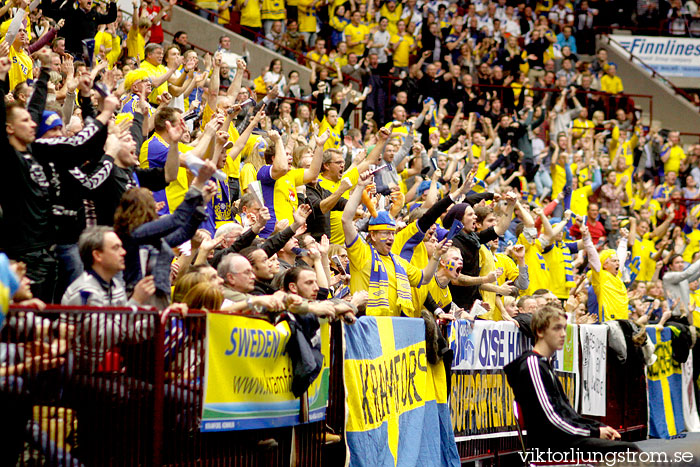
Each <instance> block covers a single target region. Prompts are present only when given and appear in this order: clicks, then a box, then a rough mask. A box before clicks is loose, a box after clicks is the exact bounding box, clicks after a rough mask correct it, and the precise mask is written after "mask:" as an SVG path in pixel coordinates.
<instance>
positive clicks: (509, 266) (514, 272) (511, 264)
mask: <svg viewBox="0 0 700 467" xmlns="http://www.w3.org/2000/svg"><path fill="white" fill-rule="evenodd" d="M493 256H494V258H495V260H496V268H501V269H503V274H501V276H500V277H499V278H498V285H503V284H505V283H506V282H507V281H514V280H515V279H517V278H518V276H519V275H520V270H519V269H518V265H517V264H515V261H513V260H512V259H511V258H510V256H508V255H506V254H503V253H496V254H495V255H493Z"/></svg>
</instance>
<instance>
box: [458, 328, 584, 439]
mask: <svg viewBox="0 0 700 467" xmlns="http://www.w3.org/2000/svg"><path fill="white" fill-rule="evenodd" d="M448 340H449V343H450V348H451V349H452V351H453V352H454V359H453V361H452V374H451V376H450V377H451V385H450V387H451V394H450V413H451V417H452V429H453V431H454V433H455V436H456V437H457V438H456V439H457V441H465V440H468V439H471V438H473V437H484V436H489V437H503V436H517V431H516V430H517V426H516V421H515V415H514V413H513V410H514V409H513V391H512V389H511V388H510V386H509V385H508V383H507V381H506V377H505V373H504V372H503V366H504V365H506V364H508V363H510V362H511V361H512V360H514V359H515V358H516V357H518V356H519V355H520V354H521V353H522V352H523V350H526V349H527V348H529V347H530V342H529V339H526V338H524V337H523V336H522V333H521V332H520V331H519V330H518V329H517V328H516V327H515V325H513V324H511V323H506V322H502V321H501V322H495V321H480V320H477V321H475V322H473V323H472V322H470V321H464V320H461V321H453V322H451V323H450V326H449V328H448ZM553 366H554V369H555V371H556V373H557V376H558V377H559V380H560V381H561V383H562V386H563V387H564V391H565V392H566V394H567V396H568V397H569V400H570V401H571V403H572V405H574V406H575V405H576V399H577V397H578V384H577V379H578V333H577V327H576V326H575V325H568V326H567V338H566V343H565V345H564V348H563V349H562V350H561V351H559V352H557V354H556V358H555V359H553Z"/></svg>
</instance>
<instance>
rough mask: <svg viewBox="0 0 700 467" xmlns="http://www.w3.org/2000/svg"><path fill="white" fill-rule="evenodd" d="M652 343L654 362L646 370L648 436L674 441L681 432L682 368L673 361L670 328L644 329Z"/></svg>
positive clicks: (682, 427) (683, 423)
mask: <svg viewBox="0 0 700 467" xmlns="http://www.w3.org/2000/svg"><path fill="white" fill-rule="evenodd" d="M647 336H648V337H649V339H651V341H652V342H653V343H654V346H655V350H654V353H655V354H656V362H654V364H653V365H651V366H648V367H647V392H648V400H649V436H650V437H652V438H665V439H669V438H673V437H675V436H677V435H678V434H679V433H681V432H682V431H683V429H684V428H685V422H684V419H683V396H682V392H683V388H682V369H681V365H680V364H679V363H678V362H676V361H675V360H674V359H673V358H672V352H673V351H672V349H671V339H672V331H671V329H670V328H663V329H659V328H655V327H648V328H647Z"/></svg>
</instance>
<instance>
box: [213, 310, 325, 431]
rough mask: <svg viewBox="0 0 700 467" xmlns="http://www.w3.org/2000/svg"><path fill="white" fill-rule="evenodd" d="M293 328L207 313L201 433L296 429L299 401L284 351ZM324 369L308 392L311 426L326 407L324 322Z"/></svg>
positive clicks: (323, 327) (299, 421)
mask: <svg viewBox="0 0 700 467" xmlns="http://www.w3.org/2000/svg"><path fill="white" fill-rule="evenodd" d="M289 338H290V330H289V325H288V324H287V323H286V322H280V323H279V324H277V325H273V324H272V323H269V322H267V321H265V320H262V319H254V318H248V317H244V316H232V315H224V314H217V313H207V343H206V359H205V361H206V367H205V368H206V369H205V386H204V404H203V406H202V422H201V431H204V432H206V431H230V430H248V429H259V428H274V427H281V426H290V425H298V424H299V423H301V419H300V416H299V414H300V399H298V398H296V397H294V394H292V389H291V385H292V376H293V371H292V362H291V360H290V358H289V356H288V355H287V353H286V351H285V347H286V345H287V341H288V340H289ZM321 342H322V351H323V356H324V359H323V360H324V361H323V369H322V370H321V373H320V375H319V376H318V377H317V378H316V379H315V380H314V382H313V383H312V384H311V386H310V387H309V389H308V391H307V396H308V408H309V411H308V421H318V420H321V419H323V418H324V417H325V411H326V407H327V405H328V378H329V362H330V356H329V345H330V344H329V342H330V341H329V329H328V323H327V322H326V321H325V320H323V321H322V322H321Z"/></svg>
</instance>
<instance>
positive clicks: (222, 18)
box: [216, 0, 231, 24]
mask: <svg viewBox="0 0 700 467" xmlns="http://www.w3.org/2000/svg"><path fill="white" fill-rule="evenodd" d="M216 3H217V11H218V13H219V17H218V18H217V22H218V23H219V24H228V23H230V22H231V13H230V12H229V9H228V8H224V9H223V10H219V8H221V7H222V6H223V5H224V3H226V0H217V2H216Z"/></svg>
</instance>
